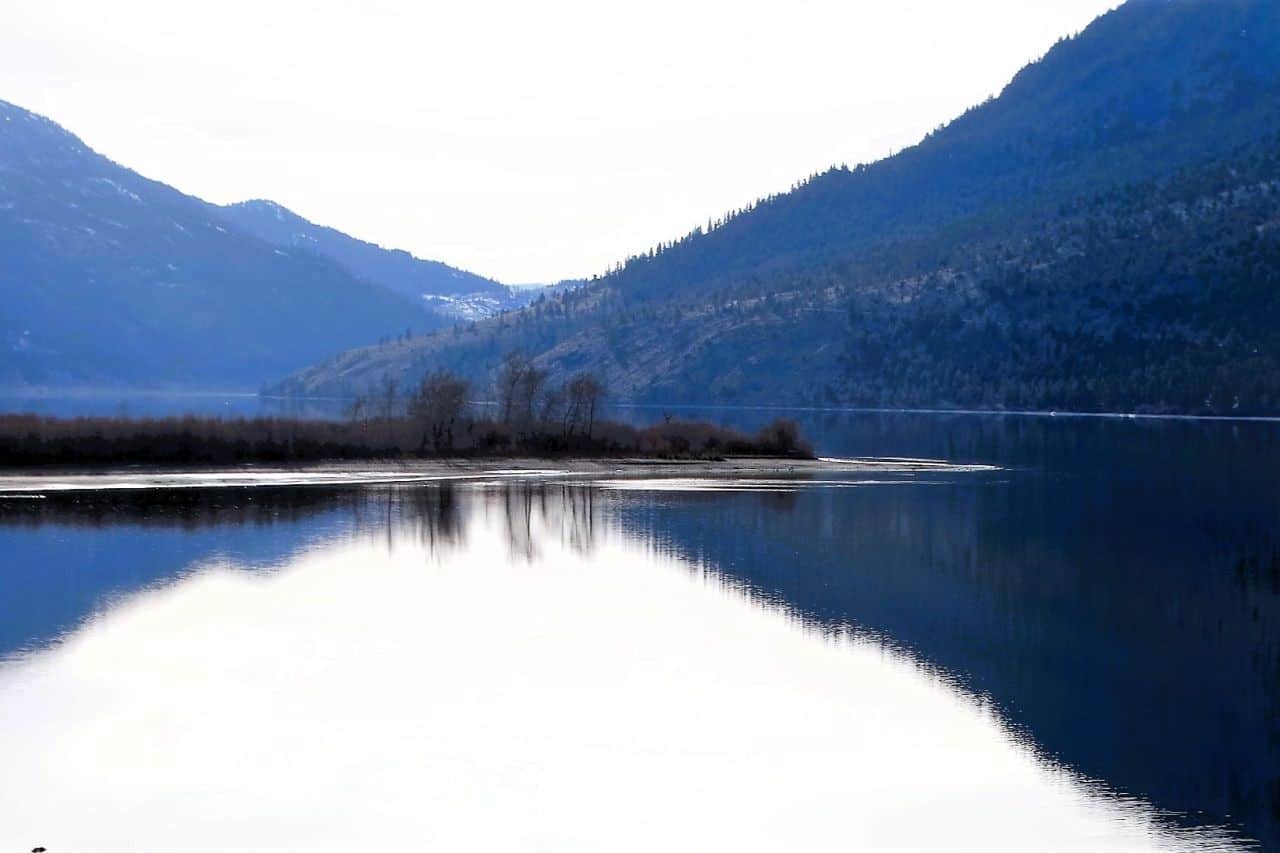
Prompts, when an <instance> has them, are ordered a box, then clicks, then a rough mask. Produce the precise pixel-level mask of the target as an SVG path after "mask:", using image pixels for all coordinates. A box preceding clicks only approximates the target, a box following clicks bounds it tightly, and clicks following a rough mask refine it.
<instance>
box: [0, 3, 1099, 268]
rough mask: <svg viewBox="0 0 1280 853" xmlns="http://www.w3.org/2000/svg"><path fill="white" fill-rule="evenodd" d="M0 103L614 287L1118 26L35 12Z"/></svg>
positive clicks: (328, 12)
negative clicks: (698, 231) (1090, 32)
mask: <svg viewBox="0 0 1280 853" xmlns="http://www.w3.org/2000/svg"><path fill="white" fill-rule="evenodd" d="M8 5H9V8H6V9H5V25H4V28H3V30H2V31H0V83H2V85H0V99H3V100H7V101H10V102H12V103H16V104H18V105H19V106H22V107H25V108H27V109H30V110H33V111H35V112H38V113H41V114H43V115H46V116H49V117H50V118H52V119H54V120H55V121H57V122H59V123H60V124H62V125H63V126H65V127H66V128H68V129H69V130H71V131H73V132H74V133H76V134H77V135H79V136H80V137H81V138H82V139H84V140H85V142H86V143H87V144H89V145H90V146H91V147H93V148H94V149H96V150H97V151H99V152H101V153H103V154H105V155H107V156H108V157H110V158H112V159H113V160H116V161H118V162H120V163H123V164H124V165H126V166H129V167H131V168H133V169H135V170H137V171H139V172H141V173H142V174H144V175H146V176H147V177H150V178H155V179H157V180H161V181H164V182H166V183H169V184H172V185H174V186H176V187H178V188H179V189H181V190H183V191H185V192H189V193H192V194H194V195H198V196H200V197H202V198H205V199H208V200H210V201H215V202H220V203H226V202H233V201H240V200H243V199H248V198H270V199H272V200H274V201H277V202H279V203H281V204H283V205H285V206H286V207H289V208H292V209H293V210H295V211H297V212H298V213H300V214H302V215H303V216H305V217H307V218H308V219H311V220H312V221H315V222H319V223H321V224H324V225H331V226H333V227H335V228H339V229H341V230H343V231H346V232H348V233H350V234H353V235H355V236H358V237H361V238H363V239H367V240H371V241H373V242H376V243H379V244H382V245H385V246H390V247H395V248H403V249H407V250H409V251H411V252H413V253H414V254H416V255H419V256H420V257H427V258H432V259H435V260H442V261H445V262H447V263H450V264H453V265H455V266H460V267H463V268H465V269H469V270H472V271H474V272H478V273H480V274H483V275H487V276H491V277H494V278H497V279H499V280H501V281H504V282H508V283H531V282H549V281H556V280H560V279H565V278H577V277H584V276H590V275H593V274H596V273H601V272H604V271H605V270H606V269H607V268H608V267H610V266H612V265H613V264H614V263H615V262H617V261H619V260H621V259H622V258H624V257H625V256H627V255H629V254H634V253H638V252H641V251H644V250H646V249H648V248H649V247H650V246H653V245H655V244H657V243H659V242H661V241H664V240H668V239H671V238H675V237H678V236H680V235H682V234H684V233H686V232H688V231H689V230H691V229H692V228H693V227H695V226H697V225H699V224H704V223H705V222H706V221H707V220H708V219H709V218H715V217H717V216H719V215H720V214H722V213H724V212H725V211H728V210H732V209H735V208H738V207H741V206H743V205H745V204H748V203H750V202H751V201H752V200H754V199H756V198H759V197H761V196H764V195H768V194H770V193H773V192H778V191H782V190H786V189H787V188H789V187H790V186H791V185H792V184H793V183H795V182H796V181H797V180H799V179H802V178H804V177H805V176H807V175H809V174H811V173H813V172H816V171H821V170H823V169H825V168H826V167H828V166H830V165H833V164H837V163H847V164H849V165H853V164H856V163H860V162H870V161H873V160H877V159H880V158H882V157H884V156H886V155H889V154H891V153H892V152H894V151H896V150H899V149H901V148H903V147H906V146H908V145H911V144H913V143H915V142H917V141H918V140H919V139H920V138H921V137H922V136H923V135H924V134H925V133H926V132H928V131H929V130H931V129H932V128H934V127H936V126H938V125H940V124H943V123H945V122H946V121H948V120H949V119H951V118H953V117H955V116H956V115H958V114H959V113H961V112H962V111H963V110H964V109H965V108H967V107H969V106H971V105H973V104H975V103H978V102H980V101H982V100H983V99H985V98H986V97H988V96H990V95H994V94H997V93H998V92H999V91H1000V89H1001V88H1002V87H1003V86H1004V85H1005V84H1006V83H1007V82H1008V81H1009V79H1010V78H1011V77H1012V76H1013V75H1014V74H1015V73H1016V72H1017V70H1018V69H1019V68H1020V67H1022V66H1023V65H1025V64H1026V63H1027V62H1029V61H1031V60H1033V59H1036V58H1038V57H1039V56H1041V55H1043V54H1044V52H1045V51H1046V50H1048V48H1049V47H1051V46H1052V45H1053V43H1054V42H1055V41H1057V40H1058V39H1059V38H1060V37H1062V36H1065V35H1070V34H1074V33H1076V32H1078V31H1079V30H1081V29H1083V28H1084V27H1085V26H1086V25H1087V24H1088V23H1089V21H1090V20H1092V19H1093V18H1094V17H1096V16H1097V15H1099V14H1101V13H1102V12H1105V11H1106V10H1108V9H1110V8H1112V7H1114V6H1115V5H1117V2H1116V0H1034V2H1028V0H965V2H960V0H874V1H873V0H788V2H781V0H773V2H768V3H758V2H753V0H731V1H730V2H721V1H720V0H714V2H713V1H712V0H648V2H644V3H640V2H630V3H621V2H606V0H541V2H537V3H531V2H528V0H512V2H486V0H470V2H457V0H454V2H449V3H438V2H433V1H432V0H419V1H418V2H413V0H219V2H209V0H183V2H176V0H112V2H109V3H106V2H102V0H41V2H38V3H21V4H18V3H14V4H8Z"/></svg>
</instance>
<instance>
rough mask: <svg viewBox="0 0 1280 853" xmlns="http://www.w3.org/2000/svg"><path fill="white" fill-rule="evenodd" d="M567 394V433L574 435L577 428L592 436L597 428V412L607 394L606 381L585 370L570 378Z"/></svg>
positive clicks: (565, 420) (565, 421)
mask: <svg viewBox="0 0 1280 853" xmlns="http://www.w3.org/2000/svg"><path fill="white" fill-rule="evenodd" d="M566 396H567V399H568V402H567V405H566V406H565V419H564V423H565V434H566V435H573V434H574V431H575V430H581V432H582V433H583V434H584V435H586V436H587V437H588V438H590V437H591V432H592V430H593V429H595V424H596V412H597V410H598V409H599V407H600V403H601V401H602V400H603V399H604V396H605V389H604V383H603V382H601V381H600V379H599V378H598V377H597V376H596V375H595V374H594V373H591V372H590V371H584V372H582V373H579V374H577V375H575V376H574V377H573V378H572V379H570V380H569V384H568V385H567V386H566Z"/></svg>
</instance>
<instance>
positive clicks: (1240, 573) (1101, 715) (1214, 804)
mask: <svg viewBox="0 0 1280 853" xmlns="http://www.w3.org/2000/svg"><path fill="white" fill-rule="evenodd" d="M773 416H774V413H764V412H742V413H736V414H732V415H730V416H729V417H730V418H732V419H734V420H737V421H738V423H739V425H741V426H743V427H747V428H750V427H753V426H756V425H758V424H759V423H762V422H764V421H766V420H768V419H770V418H771V417H773ZM721 419H724V418H723V417H722V418H721ZM800 419H801V420H802V422H803V424H804V426H805V429H806V431H807V432H808V433H809V434H810V435H811V436H812V437H813V438H814V439H815V441H816V444H817V446H818V449H819V450H820V451H821V452H822V453H824V454H827V455H851V456H852V455H857V456H873V455H880V456H903V457H929V458H941V459H948V460H952V461H958V462H983V463H992V464H997V465H1000V466H1002V467H1003V468H1004V470H1003V471H1001V472H998V473H994V474H973V473H958V474H954V475H952V474H946V475H936V476H929V477H921V478H911V479H908V480H906V481H904V482H900V483H897V484H894V485H876V486H867V487H852V488H849V487H843V488H829V487H822V486H821V484H819V485H818V486H817V487H812V488H799V489H792V490H785V491H771V492H763V493H752V492H729V493H727V492H720V491H715V492H708V491H679V490H677V491H669V490H653V491H645V490H638V491H626V492H618V491H609V490H598V489H594V488H586V487H578V488H577V489H576V491H575V494H577V495H579V497H577V498H575V499H574V501H573V502H571V504H572V506H574V507H577V506H578V505H579V504H581V503H583V502H586V503H589V504H590V505H591V506H592V509H591V511H590V512H589V513H587V514H586V516H585V517H586V518H587V520H588V521H590V520H591V519H592V518H594V517H595V514H596V513H602V514H603V515H604V516H605V517H606V518H607V519H608V520H609V521H610V523H613V524H616V525H619V526H620V528H621V529H623V530H625V531H626V533H627V535H628V536H630V537H632V538H634V539H635V540H636V541H641V542H649V543H652V544H653V546H655V547H657V548H659V549H661V550H663V551H664V552H669V553H672V554H675V555H679V556H680V557H681V558H682V559H685V560H687V561H688V562H689V563H690V564H696V565H705V566H707V567H709V568H710V569H711V570H712V571H714V572H716V573H717V574H718V575H719V576H721V577H723V578H724V579H726V581H728V582H730V583H731V584H734V585H737V586H738V587H739V588H741V589H743V590H746V591H747V592H748V593H749V595H750V596H751V597H753V598H754V599H756V600H758V601H760V602H763V603H769V604H770V605H771V606H783V607H785V608H786V609H788V610H789V611H790V612H794V613H796V614H798V615H800V616H802V617H803V618H804V619H806V620H808V621H809V622H810V623H811V624H812V625H814V626H817V630H828V631H850V632H853V633H854V634H856V635H859V636H863V637H868V638H874V641H875V642H879V643H883V644H884V646H885V648H887V649H891V650H893V651H894V653H895V654H901V655H904V656H906V657H907V658H909V659H911V660H913V661H915V662H916V663H917V665H919V666H921V667H922V668H924V670H926V671H929V672H933V673H936V674H937V675H938V676H939V677H941V678H943V679H944V680H946V681H947V682H948V683H950V684H953V685H954V686H955V687H956V689H958V690H960V691H961V692H963V693H964V694H966V695H968V696H971V697H973V700H974V701H976V702H980V703H983V704H985V705H987V706H988V707H990V708H991V709H993V711H994V712H995V713H997V714H998V715H999V717H1000V719H1001V720H1002V721H1003V723H1004V724H1005V725H1007V726H1008V727H1009V729H1010V730H1011V731H1014V732H1017V733H1018V736H1019V738H1021V739H1022V741H1023V742H1025V743H1026V744H1028V745H1029V747H1030V748H1031V749H1033V750H1034V751H1035V753H1036V754H1037V755H1038V756H1040V758H1041V760H1043V761H1045V762H1047V763H1048V764H1050V765H1052V766H1055V767H1061V768H1065V769H1067V770H1069V771H1071V772H1072V773H1073V774H1075V775H1076V776H1077V777H1078V778H1080V779H1092V780H1096V781H1097V782H1098V783H1099V784H1100V785H1102V786H1103V787H1104V788H1105V790H1107V791H1110V792H1113V794H1114V795H1115V796H1134V797H1138V798H1141V799H1143V800H1145V801H1148V802H1150V803H1151V804H1152V805H1153V806H1154V807H1155V808H1156V809H1158V810H1160V811H1162V812H1167V813H1168V815H1167V818H1166V820H1167V821H1168V822H1169V823H1170V824H1171V825H1173V826H1182V827H1227V828H1228V829H1229V830H1230V831H1231V832H1233V833H1234V834H1235V835H1236V836H1237V837H1239V838H1244V839H1254V840H1256V841H1257V842H1258V843H1260V844H1261V845H1262V846H1264V847H1266V848H1268V849H1276V848H1280V425H1275V424H1265V423H1221V422H1217V423H1204V422H1186V421H1127V420H1097V419H1064V418H1053V419H1050V418H1019V417H987V416H968V415H955V416H935V415H923V414H921V415H881V414H860V415H859V414H834V413H826V414H823V413H808V414H802V415H801V416H800ZM510 488H511V490H512V491H511V493H510V494H509V495H508V498H507V506H508V508H509V507H510V506H511V505H512V504H513V502H514V505H516V506H518V507H523V508H524V509H523V510H522V511H523V512H525V513H526V514H528V513H530V512H531V511H532V510H530V507H536V506H537V505H538V504H539V501H541V502H542V504H543V506H544V507H545V504H546V502H547V501H548V500H551V501H555V500H560V501H561V502H563V496H564V494H565V489H566V487H564V486H560V485H555V484H549V485H545V486H530V485H528V484H525V485H521V486H512V487H510ZM517 490H518V491H517ZM459 494H460V493H459V492H458V491H456V490H454V489H451V488H439V487H426V488H422V489H411V490H405V489H399V490H392V491H387V490H316V489H313V490H301V491H300V490H279V491H262V492H253V493H251V492H247V491H246V492H238V491H220V492H209V493H204V492H193V493H189V494H186V495H181V496H178V495H175V494H172V493H161V494H152V493H145V494H139V495H133V496H110V495H105V496H103V495H100V496H94V497H81V498H75V497H63V498H59V499H56V500H54V499H48V500H44V501H26V502H19V501H8V502H3V503H0V554H3V565H2V566H0V655H6V654H7V655H13V654H15V653H17V652H19V651H22V650H26V651H28V652H29V651H30V650H31V649H40V648H42V647H46V646H48V645H49V644H51V643H54V642H56V640H57V638H58V637H60V636H63V635H65V634H66V633H67V632H69V631H74V630H75V629H76V627H77V626H78V625H80V624H82V623H83V622H84V620H85V619H86V618H88V616H89V615H90V614H91V613H93V612H96V611H99V610H101V609H102V608H104V607H109V606H110V603H111V602H112V601H113V600H117V599H118V598H119V597H121V596H123V595H126V594H128V593H130V592H131V591H135V590H137V589H140V588H143V587H146V586H150V585H155V584H164V583H168V582H173V581H174V580H176V579H178V578H181V577H183V576H184V573H188V572H190V571H191V570H192V569H193V567H198V566H199V565H201V564H202V561H208V560H209V559H211V558H213V557H217V556H219V555H222V556H227V555H230V556H231V557H234V558H235V559H236V560H238V561H240V562H241V563H244V564H246V565H249V566H251V567H257V569H258V570H262V571H270V570H271V569H272V567H273V566H276V565H278V564H280V563H281V562H282V561H287V560H289V559H290V558H291V556H292V555H296V554H299V553H302V552H305V551H306V550H307V549H308V548H311V547H313V546H314V544H315V543H317V542H324V541H328V540H332V539H333V538H334V537H342V536H350V535H353V532H358V531H363V532H364V533H367V534H369V535H374V536H376V535H377V531H379V530H381V529H383V527H384V526H385V527H386V529H387V530H388V531H390V530H391V529H392V528H393V527H396V528H399V527H402V526H403V525H404V524H413V525H416V527H415V529H417V530H419V531H420V534H421V536H422V537H427V538H432V537H445V538H448V537H449V536H457V535H458V531H459V530H460V529H462V528H464V527H465V526H466V523H465V518H466V516H467V514H468V513H475V512H481V511H484V512H490V511H492V505H491V504H486V505H485V506H487V507H489V508H488V509H483V510H482V509H481V508H477V506H478V505H476V504H475V503H474V502H471V501H467V500H462V499H461V498H460V497H459ZM573 511H574V512H576V511H577V510H576V509H575V510H573ZM516 514H517V515H519V513H518V512H517V513H516ZM579 522H580V520H577V521H575V519H573V518H568V520H566V521H564V524H565V525H566V526H565V530H566V531H567V532H565V534H564V535H565V536H566V537H568V536H571V535H574V534H573V531H574V529H575V528H574V525H575V524H579ZM519 528H520V524H519V523H518V519H517V522H513V523H512V524H511V525H510V526H509V528H508V529H509V530H510V531H518V529H519ZM579 534H581V531H579ZM513 536H514V534H513ZM529 536H530V537H532V534H529ZM525 546H528V547H532V544H531V542H526V543H524V545H521V544H520V543H518V542H514V541H513V545H512V548H513V550H514V549H517V548H518V547H525ZM494 594H495V595H499V594H500V591H497V590H495V592H494ZM476 618H484V614H477V617H476ZM797 722H798V723H800V724H802V721H797Z"/></svg>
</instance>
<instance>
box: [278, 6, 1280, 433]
mask: <svg viewBox="0 0 1280 853" xmlns="http://www.w3.org/2000/svg"><path fill="white" fill-rule="evenodd" d="M1278 84H1280V8H1277V7H1276V5H1275V4H1272V3H1268V2H1261V0H1223V2H1214V3H1209V2H1199V1H1198V0H1182V1H1181V2H1157V1H1156V0H1131V2H1129V3H1127V4H1126V5H1124V6H1122V7H1121V8H1119V9H1118V10H1116V11H1114V12H1112V13H1109V14H1107V15H1105V16H1103V17H1102V18H1100V19H1099V20H1098V21H1096V22H1095V23H1094V24H1093V25H1091V26H1090V27H1089V28H1088V29H1087V30H1085V31H1084V32H1083V33H1081V34H1080V35H1079V36H1076V37H1074V38H1072V39H1068V40H1064V41H1062V42H1060V43H1059V44H1058V45H1057V46H1056V47H1055V48H1054V49H1053V50H1051V51H1050V52H1049V53H1048V54H1047V55H1046V56H1045V57H1044V58H1043V59H1042V60H1040V61H1039V62H1036V63H1034V64H1032V65H1031V66H1028V67H1027V68H1026V69H1024V70H1023V71H1022V72H1021V73H1019V74H1018V75H1017V77H1016V78H1015V79H1014V80H1013V81H1012V82H1011V83H1010V84H1009V86H1008V87H1007V88H1006V89H1005V90H1004V92H1003V93H1002V94H1001V95H1000V97H998V98H995V99H993V100H991V101H988V102H987V103H984V104H982V105H980V106H978V107H975V108H974V109H972V110H970V111H969V112H967V113H966V114H965V115H963V116H961V117H960V118H958V119H956V120H955V121H954V122H952V123H950V124H949V125H947V126H945V127H943V128H940V129H939V130H937V131H935V132H934V133H932V134H930V135H929V136H928V137H927V138H926V139H925V140H923V141H922V142H921V143H920V144H919V145H918V146H916V147H914V148H911V149H909V150H907V151H904V152H902V153H900V154H898V155H897V156H895V157H892V158H890V159H888V160H884V161H881V162H879V163H875V164H872V165H866V166H858V167H856V168H852V169H849V168H844V167H839V168H834V169H831V170H829V171H827V172H825V173H822V174H820V175H816V176H814V177H813V178H811V179H809V180H808V181H806V182H804V183H803V184H802V185H799V186H798V187H797V188H796V189H794V190H793V191H792V192H790V193H787V194H785V195H781V196H778V197H774V198H770V199H765V200H762V201H761V202H760V203H759V204H757V205H755V206H754V207H753V208H751V209H749V210H744V211H738V212H735V213H733V214H731V215H728V216H726V217H723V218H722V219H720V220H713V221H712V222H709V223H708V227H707V228H706V229H700V230H698V231H695V232H694V233H692V234H690V235H687V236H686V237H684V238H682V239H680V240H677V241H674V242H672V243H670V244H667V245H663V246H660V247H655V249H653V250H651V251H648V252H645V253H643V254H642V255H640V256H637V257H634V258H631V259H629V260H628V261H627V262H626V263H625V264H623V265H620V267H619V268H618V269H615V270H614V271H612V272H610V273H609V274H608V275H606V276H603V277H601V278H598V279H597V280H595V281H593V282H592V283H591V284H590V285H589V286H587V287H584V288H581V289H579V290H577V291H574V292H571V293H566V294H559V295H556V296H555V297H554V298H551V299H546V300H543V301H541V302H539V303H537V304H535V305H533V306H531V307H530V308H529V309H526V310H525V311H522V312H514V313H510V314H507V315H504V316H501V317H498V318H494V319H492V320H489V321H485V322H481V323H475V324H466V325H461V324H460V325H456V326H454V327H453V328H452V329H449V330H445V331H441V332H437V333H435V334H433V335H429V336H424V337H417V338H413V339H410V340H404V341H397V342H394V343H392V344H390V345H386V346H380V347H373V348H366V349H363V350H357V351H352V352H348V353H344V354H342V355H340V356H338V357H336V358H334V359H331V360H329V361H327V362H325V363H322V364H320V365H317V366H316V367H313V368H311V369H309V370H306V371H303V372H301V373H298V374H295V375H293V376H291V377H289V378H288V379H287V380H285V381H284V382H283V383H281V384H280V385H279V386H278V388H277V390H281V391H285V392H287V393H293V394H310V393H317V392H323V393H354V392H358V391H359V390H360V389H362V388H368V387H372V386H373V385H375V384H376V383H378V382H381V381H384V380H385V379H386V378H387V377H393V378H395V379H396V380H397V381H401V382H404V383H406V384H412V383H413V382H415V381H416V378H417V377H419V376H421V375H422V374H424V373H425V372H427V371H430V370H433V369H439V368H447V369H450V370H453V371H456V372H459V373H462V374H465V375H467V376H468V378H470V379H471V380H472V381H473V382H476V383H486V382H488V383H491V382H492V377H493V376H494V375H495V372H496V370H497V367H498V363H499V360H500V359H501V357H502V355H503V354H505V353H507V352H509V351H511V350H514V349H520V350H523V351H524V352H526V353H528V354H529V355H530V356H531V357H532V358H533V360H534V362H535V363H536V364H538V365H539V366H540V367H541V368H543V369H546V370H548V371H550V372H551V373H552V375H555V376H562V375H569V374H572V373H574V372H576V371H578V370H582V369H588V368H589V369H592V370H595V371H597V372H598V373H600V374H601V375H602V376H603V377H604V379H605V381H606V382H607V384H608V385H609V387H610V388H611V389H613V391H614V393H615V396H616V397H619V398H625V399H632V400H641V401H664V402H719V403H782V402H785V403H805V404H840V405H867V406H956V407H967V406H975V407H997V408H999V407H1006V408H1035V409H1085V410H1104V409H1105V410H1110V409H1119V410H1126V411H1133V410H1141V411H1178V412H1219V413H1222V412H1237V413H1244V412H1249V413H1261V412H1275V411H1280V370H1278V369H1277V367H1278V366H1280V365H1278V364H1277V361H1278V360H1280V337H1278V336H1277V333H1276V329H1277V328H1280V324H1278V323H1277V321H1278V320H1280V301H1278V300H1280V296H1277V293H1278V291H1277V283H1278V282H1277V277H1278V276H1280V263H1278V262H1280V228H1278V227H1277V225H1278V224H1280V161H1278V160H1277V156H1276V152H1277V150H1278V145H1277V143H1278V142H1280V85H1278Z"/></svg>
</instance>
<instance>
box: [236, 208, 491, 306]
mask: <svg viewBox="0 0 1280 853" xmlns="http://www.w3.org/2000/svg"><path fill="white" fill-rule="evenodd" d="M217 209H218V211H219V212H220V214H221V215H222V217H223V218H225V219H227V220H229V221H230V222H232V223H234V224H235V225H237V226H238V227H239V228H241V229H242V230H244V231H246V232H248V233H250V234H253V235H255V236H257V237H260V238H261V239H263V240H266V241H267V242H268V243H273V244H275V245H277V246H289V247H292V248H295V249H307V250H309V251H313V252H316V253H317V254H320V255H324V256H325V257H328V258H331V259H332V260H335V261H337V262H338V263H340V264H342V266H344V267H346V268H347V269H348V270H350V271H351V272H352V273H354V274H355V275H357V276H359V277H360V278H363V279H365V280H367V281H372V282H377V283H378V284H381V285H382V286H383V287H386V288H387V289H389V290H392V291H394V292H396V293H399V294H400V295H401V296H406V297H408V298H409V299H415V300H420V299H422V298H423V296H424V295H425V296H470V295H473V294H484V295H488V296H492V297H495V298H499V299H506V298H507V297H508V296H509V293H510V292H509V289H508V288H507V287H506V286H505V285H502V284H499V283H498V282H496V281H494V280H492V279H488V278H484V277H483V276H479V275H476V274H475V273H470V272H467V271H465V270H460V269H457V268H456V267H451V266H449V265H448V264H444V263H441V262H440V261H428V260H423V259H422V258H418V257H415V256H413V255H411V254H410V253H408V252H406V251H404V250H403V249H386V248H383V247H382V246H378V245H376V244H374V243H370V242H367V241H365V240H360V239H358V238H356V237H352V236H350V235H347V234H344V233H342V232H341V231H338V230H336V229H334V228H329V227H327V226H324V225H317V224H315V223H314V222H310V221H308V220H306V219H304V218H302V217H301V216H299V215H298V214H296V213H294V212H293V211H291V210H289V209H288V208H286V207H283V206H281V205H279V204H277V203H275V202H274V201H268V200H266V199H254V200H251V201H242V202H238V203H236V204H228V205H223V206H221V207H218V208H217Z"/></svg>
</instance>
